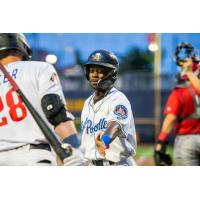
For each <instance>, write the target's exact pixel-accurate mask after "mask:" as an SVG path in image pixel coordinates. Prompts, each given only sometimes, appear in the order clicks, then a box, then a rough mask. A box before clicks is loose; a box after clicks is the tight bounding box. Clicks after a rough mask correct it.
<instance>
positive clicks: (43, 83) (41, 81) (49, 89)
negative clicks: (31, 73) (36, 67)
mask: <svg viewBox="0 0 200 200" xmlns="http://www.w3.org/2000/svg"><path fill="white" fill-rule="evenodd" d="M38 88H39V94H40V98H42V97H43V96H44V95H46V94H58V95H59V96H60V97H61V98H62V99H63V101H64V103H65V98H64V94H63V91H62V87H61V83H60V80H59V77H58V74H57V72H56V70H55V68H54V67H53V66H52V65H51V64H48V63H46V65H44V66H43V67H41V68H40V71H39V74H38Z"/></svg>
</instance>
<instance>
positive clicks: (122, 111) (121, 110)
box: [114, 105, 128, 119]
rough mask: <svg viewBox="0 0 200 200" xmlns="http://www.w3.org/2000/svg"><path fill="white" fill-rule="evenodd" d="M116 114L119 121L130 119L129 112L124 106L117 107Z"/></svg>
mask: <svg viewBox="0 0 200 200" xmlns="http://www.w3.org/2000/svg"><path fill="white" fill-rule="evenodd" d="M114 114H115V115H117V118H118V119H126V118H127V117H128V110H127V108H126V107H125V106H124V105H117V106H116V107H115V109H114Z"/></svg>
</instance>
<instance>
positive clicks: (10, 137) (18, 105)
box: [0, 61, 65, 151]
mask: <svg viewBox="0 0 200 200" xmlns="http://www.w3.org/2000/svg"><path fill="white" fill-rule="evenodd" d="M5 67H6V69H7V71H8V72H9V73H10V75H11V76H12V77H13V78H14V80H15V81H16V83H17V84H18V85H19V87H20V89H21V90H22V92H23V93H24V94H25V96H26V97H27V99H28V100H29V101H30V102H31V103H32V105H33V107H34V108H35V109H36V110H37V111H38V113H39V114H40V115H41V116H42V117H43V118H44V120H45V121H46V122H47V120H46V118H45V115H44V113H43V111H42V107H41V99H42V97H43V96H44V95H46V94H49V93H54V94H58V95H59V96H61V98H63V102H64V101H65V100H64V95H63V92H62V89H61V85H60V81H59V78H58V76H57V73H56V71H55V69H54V67H53V66H52V65H50V64H48V63H45V62H36V61H19V62H13V63H10V64H8V65H5ZM0 91H1V92H0V151H4V150H9V149H14V148H16V147H19V146H22V145H25V144H30V143H32V144H37V143H41V142H46V139H45V137H44V135H43V133H42V132H41V130H40V128H39V127H38V125H37V124H36V122H35V121H34V119H33V117H32V115H31V114H30V113H29V111H28V109H27V108H26V107H25V105H24V103H23V102H22V100H21V99H20V98H19V97H18V95H17V94H16V92H14V91H13V89H12V86H11V84H10V83H9V81H8V80H7V78H6V77H5V76H4V74H3V73H2V72H1V71H0ZM47 123H48V122H47ZM49 126H50V127H51V128H52V130H53V127H52V126H51V125H50V124H49Z"/></svg>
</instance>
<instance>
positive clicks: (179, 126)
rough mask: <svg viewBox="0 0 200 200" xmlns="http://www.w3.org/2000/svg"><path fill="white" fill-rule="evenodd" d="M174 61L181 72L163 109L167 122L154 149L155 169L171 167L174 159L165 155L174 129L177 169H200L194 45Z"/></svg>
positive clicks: (199, 83) (199, 86)
mask: <svg viewBox="0 0 200 200" xmlns="http://www.w3.org/2000/svg"><path fill="white" fill-rule="evenodd" d="M183 51H184V53H183ZM183 55H184V56H183ZM181 56H182V57H181ZM175 59H176V63H177V65H178V66H180V67H181V69H182V70H181V72H180V74H179V75H178V77H177V78H178V81H177V85H176V87H175V88H174V89H173V91H172V92H171V94H170V96H169V98H168V101H167V104H166V106H165V109H164V114H165V118H164V121H163V125H162V129H161V132H160V134H159V137H158V141H157V144H156V146H155V151H154V160H155V164H156V165H161V166H170V165H172V159H171V157H170V155H169V154H167V153H166V149H167V144H168V137H169V134H170V133H171V132H172V130H173V129H174V131H175V133H176V138H175V143H174V161H175V165H179V166H185V165H188V166H198V165H200V80H199V76H200V66H199V58H198V56H197V55H196V54H195V51H194V48H193V46H192V45H191V44H187V43H182V44H180V45H179V46H177V48H176V52H175Z"/></svg>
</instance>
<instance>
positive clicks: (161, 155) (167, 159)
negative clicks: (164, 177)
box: [154, 141, 172, 166]
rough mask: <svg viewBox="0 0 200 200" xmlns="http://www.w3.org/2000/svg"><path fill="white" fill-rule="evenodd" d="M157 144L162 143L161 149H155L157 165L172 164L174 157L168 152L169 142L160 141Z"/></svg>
mask: <svg viewBox="0 0 200 200" xmlns="http://www.w3.org/2000/svg"><path fill="white" fill-rule="evenodd" d="M157 144H160V145H161V149H160V150H159V151H157V150H155V151H154V161H155V164H156V165H157V166H171V165H172V159H171V156H170V155H169V154H167V153H166V148H167V144H168V142H162V141H158V143H157Z"/></svg>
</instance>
